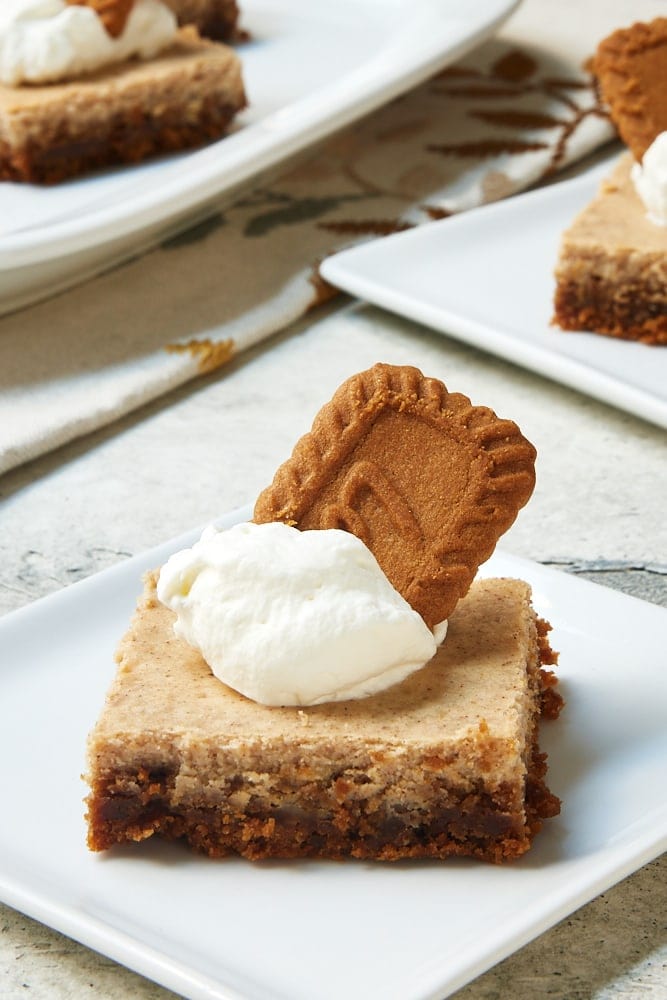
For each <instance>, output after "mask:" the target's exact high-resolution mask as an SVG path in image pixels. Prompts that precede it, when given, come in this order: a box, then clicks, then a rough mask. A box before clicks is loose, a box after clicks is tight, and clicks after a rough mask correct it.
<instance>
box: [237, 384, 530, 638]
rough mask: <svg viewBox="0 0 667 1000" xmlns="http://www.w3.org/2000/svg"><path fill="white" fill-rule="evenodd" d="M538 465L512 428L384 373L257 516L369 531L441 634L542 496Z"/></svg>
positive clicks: (345, 393) (346, 392)
mask: <svg viewBox="0 0 667 1000" xmlns="http://www.w3.org/2000/svg"><path fill="white" fill-rule="evenodd" d="M534 463H535V449H534V448H533V446H532V445H531V444H530V442H528V441H527V440H526V439H525V438H524V437H523V435H522V434H521V432H520V431H519V428H518V427H517V426H516V424H514V423H513V422H512V421H511V420H501V419H500V418H498V417H497V416H496V414H495V413H494V412H493V411H492V410H490V409H488V408H487V407H479V406H473V405H472V404H471V402H470V400H469V399H468V398H467V397H466V396H463V395H461V394H459V393H449V392H448V391H447V389H446V387H445V386H444V385H443V383H442V382H440V381H438V380H437V379H431V378H425V377H424V376H423V375H422V373H421V372H420V371H419V370H418V369H416V368H411V367H407V366H405V367H395V366H391V365H385V364H379V365H375V366H374V367H373V368H371V369H369V370H368V371H366V372H362V373H360V374H359V375H355V376H353V377H352V378H351V379H348V380H347V382H345V383H343V385H342V386H341V387H340V388H339V389H338V391H337V392H336V393H335V395H334V397H333V399H332V400H331V402H330V403H328V404H326V405H325V406H324V407H323V408H322V410H320V412H319V413H318V415H317V416H316V418H315V421H314V423H313V427H312V430H311V431H310V433H308V434H306V435H305V436H304V437H303V438H301V440H300V441H299V442H297V445H296V447H295V448H294V452H293V454H292V457H291V458H290V459H289V460H288V461H287V462H285V463H284V465H282V466H281V467H280V468H279V469H278V471H277V472H276V475H275V477H274V480H273V483H272V484H271V486H269V487H268V488H267V489H266V490H264V491H263V493H261V494H260V496H259V498H258V500H257V504H256V506H255V514H254V517H255V520H256V521H259V522H261V521H286V522H287V523H290V524H293V525H295V526H297V527H299V528H301V529H303V530H307V529H311V528H323V527H330V526H332V525H334V524H335V525H336V526H343V527H346V528H347V529H348V530H352V531H353V532H354V533H355V534H359V535H360V537H361V538H362V539H363V541H364V542H365V543H366V544H367V545H368V547H369V548H370V549H371V551H372V552H373V553H374V555H375V557H376V559H377V560H378V562H379V563H380V565H381V566H382V568H383V570H384V572H385V573H386V574H387V576H388V577H389V579H390V580H391V582H392V583H393V585H394V586H395V587H396V589H397V590H398V591H399V592H400V593H401V594H402V595H403V596H404V597H405V599H406V600H407V601H408V602H409V603H410V604H411V605H412V607H413V608H415V609H416V610H417V611H419V613H420V614H421V615H422V617H423V618H424V620H425V621H426V622H427V624H428V625H430V626H433V625H434V624H435V623H436V622H438V621H442V620H443V619H444V618H447V617H448V616H449V615H450V614H451V612H452V611H453V609H454V606H455V605H456V602H457V601H458V600H459V598H460V597H462V596H463V595H464V594H465V593H466V592H467V590H468V588H469V586H470V584H471V582H472V580H473V578H474V576H475V573H476V572H477V568H478V566H479V565H480V564H481V563H482V562H483V561H484V560H485V559H487V558H488V557H489V555H490V554H491V552H492V551H493V549H494V547H495V544H496V541H497V540H498V538H499V536H500V535H501V534H502V533H503V532H504V531H506V530H507V528H509V526H510V525H511V524H512V522H513V521H514V519H515V517H516V515H517V513H518V511H519V509H520V508H521V507H522V506H523V505H524V504H525V503H526V501H527V500H528V498H529V497H530V495H531V493H532V491H533V488H534V483H535V471H534ZM337 518H338V521H337Z"/></svg>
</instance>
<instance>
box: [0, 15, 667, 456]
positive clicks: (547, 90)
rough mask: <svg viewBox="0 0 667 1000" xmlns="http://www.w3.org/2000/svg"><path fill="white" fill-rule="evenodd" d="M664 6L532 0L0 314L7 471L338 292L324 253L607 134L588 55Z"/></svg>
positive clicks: (216, 364) (511, 183) (217, 363)
mask: <svg viewBox="0 0 667 1000" xmlns="http://www.w3.org/2000/svg"><path fill="white" fill-rule="evenodd" d="M661 7H663V8H664V5H663V4H662V3H661V2H660V0H607V2H605V3H600V2H599V0H587V2H582V0H526V2H525V3H524V4H523V5H522V6H521V7H519V9H518V10H517V12H516V13H515V14H513V16H512V17H511V18H510V20H509V21H508V22H507V23H506V25H505V26H504V27H503V29H502V30H501V32H500V33H499V34H498V35H497V36H496V37H495V38H493V39H491V40H489V41H487V42H486V43H484V44H483V45H482V46H481V47H479V48H478V49H476V50H475V51H474V52H472V53H470V54H469V55H468V56H467V57H466V58H465V59H463V60H462V61H461V62H459V63H457V64H456V65H454V66H452V67H450V68H448V69H445V70H444V71H443V72H441V73H439V74H438V75H436V76H435V77H434V78H433V79H431V80H429V81H428V82H427V83H425V84H423V85H421V86H419V87H418V88H416V89H415V90H413V91H412V92H410V93H408V94H406V95H405V96H403V97H401V98H399V99H397V100H394V101H392V102H391V103H390V104H389V105H388V106H386V107H384V108H382V109H381V110H379V111H377V112H376V113H374V114H372V115H370V116H369V117H367V118H365V119H364V120H363V121H360V122H358V123H357V124H356V125H354V126H352V127H349V128H347V129H346V130H345V131H344V132H342V133H340V134H338V135H337V136H335V137H334V138H333V139H331V140H330V141H329V142H328V143H327V144H326V145H325V146H324V147H323V148H320V149H319V150H318V151H317V152H316V153H315V154H310V155H309V156H305V157H303V158H301V160H300V161H299V162H298V165H296V166H292V167H291V168H290V169H289V170H286V171H285V172H284V173H283V174H282V176H280V177H279V178H278V179H277V180H276V181H275V182H273V183H271V184H270V185H269V186H266V187H257V188H255V189H254V190H252V191H251V192H249V193H248V194H246V195H245V197H242V198H241V199H240V200H239V201H238V202H236V204H234V205H233V206H232V207H231V208H226V209H224V210H220V211H219V212H217V213H215V212H213V214H212V215H211V217H210V218H209V219H208V220H207V221H206V222H205V223H204V224H200V225H198V226H196V227H194V228H192V229H190V230H189V231H186V232H184V233H183V234H181V235H180V236H178V237H176V238H173V239H170V240H169V241H168V242H165V243H163V244H162V245H161V246H159V247H158V248H156V249H155V250H153V251H152V252H150V253H148V254H146V255H145V256H143V257H141V258H139V259H135V260H133V261H131V262H129V263H128V264H126V265H125V266H123V267H120V268H116V269H115V270H113V271H111V272H109V273H107V274H104V275H102V276H100V277H98V278H96V279H94V280H91V281H88V282H87V283H85V284H83V285H81V286H79V287H77V288H74V289H72V290H71V291H68V292H66V293H63V294H61V295H59V296H57V297H54V298H52V299H50V300H48V301H46V302H43V303H41V304H38V305H35V306H32V307H30V308H26V309H23V310H21V311H19V312H17V313H14V314H11V315H8V316H5V317H3V318H1V319H0V473H2V472H5V471H6V470H8V469H10V468H12V467H14V466H16V465H19V464H20V463H22V462H26V461H28V460H30V459H32V458H35V457H36V456H38V455H40V454H43V453H44V452H46V451H48V450H50V449H53V448H56V447H58V446H59V445H62V444H64V443H65V442H67V441H69V440H71V439H73V438H75V437H77V436H79V435H83V434H86V433H88V432H90V431H92V430H94V429H96V428H98V427H100V426H102V425H104V424H107V423H110V422H111V421H113V420H114V419H116V418H118V417H120V416H121V415H123V414H125V413H127V412H129V411H131V410H132V409H134V408H136V407H139V406H140V405H142V404H143V403H146V402H148V401H149V400H151V399H154V398H156V397H158V396H160V395H161V394H164V393H167V392H169V390H171V389H173V388H174V387H176V386H178V385H181V384H183V383H185V382H187V381H188V380H192V379H195V378H196V377H197V376H200V375H202V374H204V373H209V372H212V371H214V370H215V369H217V368H220V367H221V366H223V365H224V364H225V363H227V362H228V361H229V360H230V358H233V357H235V356H236V355H238V354H239V352H241V351H243V350H245V349H246V348H248V347H250V346H252V345H254V344H256V343H258V342H259V341H261V340H262V339H264V338H266V337H268V336H269V335H270V334H272V333H275V332H277V331H278V330H281V329H284V328H285V327H286V326H287V325H288V324H290V323H291V322H292V321H294V320H296V319H297V318H299V317H300V316H302V315H303V314H305V313H306V312H307V311H308V310H310V309H312V308H313V307H314V306H317V305H318V304H320V303H322V302H323V301H325V300H326V299H327V298H329V297H330V296H331V295H333V294H334V290H333V289H331V288H330V287H329V286H327V285H326V284H325V282H324V281H323V280H322V279H321V277H320V276H319V271H318V264H319V262H320V261H321V260H322V258H323V257H325V256H326V255H328V254H331V253H334V252H336V251H337V250H339V249H341V248H343V247H345V246H349V245H350V244H352V243H354V242H357V241H359V240H362V239H371V238H380V237H382V236H384V235H386V234H390V233H393V232H396V231H399V230H402V229H405V228H408V227H410V226H415V225H421V224H427V223H428V222H429V221H430V220H433V219H442V218H445V217H446V216H448V215H450V214H452V213H454V212H459V211H462V210H465V209H468V208H471V207H473V206H477V205H480V204H484V203H487V202H492V201H495V200H497V199H500V198H505V197H508V196H510V195H512V194H515V193H516V192H518V191H520V190H522V189H525V188H527V187H529V186H530V185H534V184H536V183H539V182H542V181H544V180H545V179H547V178H549V177H550V176H551V175H553V174H554V173H555V172H556V171H559V170H561V169H562V168H563V167H565V166H567V165H568V164H571V163H573V162H575V161H577V160H579V159H580V158H581V157H583V156H584V155H585V154H587V153H589V152H590V151H592V150H594V149H596V148H597V147H599V146H600V145H602V144H603V143H605V142H607V141H608V140H610V139H611V138H612V137H613V134H614V133H613V129H612V127H611V125H610V123H609V121H608V118H607V116H606V114H605V111H604V109H603V108H602V106H601V104H600V100H599V97H598V94H597V91H596V88H595V85H594V81H593V79H592V78H591V76H590V75H589V74H588V73H587V71H586V68H585V64H586V60H587V58H588V57H589V56H590V55H591V54H592V53H593V51H594V50H595V47H596V45H597V42H598V41H599V40H600V39H601V38H602V37H604V36H605V35H606V34H608V33H609V31H611V30H613V29H614V28H616V27H621V26H625V25H627V24H630V23H632V22H633V21H635V20H638V19H642V20H650V19H651V18H653V17H655V16H657V15H658V14H659V13H660V8H661ZM663 13H664V9H663Z"/></svg>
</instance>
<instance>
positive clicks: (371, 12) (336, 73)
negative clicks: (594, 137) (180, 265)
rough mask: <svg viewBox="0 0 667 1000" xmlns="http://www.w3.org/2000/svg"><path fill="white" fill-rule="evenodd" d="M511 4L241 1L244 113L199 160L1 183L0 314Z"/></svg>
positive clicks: (167, 229) (402, 81)
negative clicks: (52, 180) (245, 34)
mask: <svg viewBox="0 0 667 1000" xmlns="http://www.w3.org/2000/svg"><path fill="white" fill-rule="evenodd" d="M516 2H517V0H447V2H443V0H336V2H335V3H329V4H324V3H312V2H311V0H245V2H244V3H243V4H242V25H243V27H244V28H245V29H247V30H248V31H249V33H250V39H251V40H250V41H249V42H247V43H244V44H242V45H240V46H239V47H238V51H239V55H240V56H241V59H242V61H243V72H244V79H245V81H246V89H247V93H248V100H249V107H248V109H247V111H245V112H243V114H241V115H240V116H239V118H238V122H237V125H236V127H235V129H234V131H233V134H231V135H230V136H228V137H227V138H225V139H223V140H221V141H220V142H216V143H213V144H212V145H209V146H207V147H206V148H204V149H201V150H198V151H195V152H191V153H185V154H182V155H178V156H172V157H167V158H163V159H160V160H155V161H151V162H149V163H146V164H144V165H142V166H135V167H126V168H121V169H117V170H109V171H105V172H101V173H97V174H95V175H92V176H89V177H84V178H82V179H80V180H73V181H70V182H68V183H65V184H60V185H56V186H54V187H37V186H34V185H24V184H13V183H7V182H5V183H0V312H3V311H4V312H6V311H8V310H10V309H14V308H18V307H19V306H21V305H24V304H26V303H27V302H29V301H31V300H34V299H35V298H38V297H44V296H45V295H47V294H51V293H52V292H54V291H57V290H59V289H62V288H64V287H66V286H67V285H71V284H73V283H74V282H76V281H81V280H82V279H83V278H85V277H86V276H89V275H90V274H93V273H95V272H96V271H99V270H101V269H102V268H104V267H107V266H110V265H111V264H112V263H116V262H118V261H119V260H122V259H123V258H124V257H127V256H128V255H129V254H131V253H134V252H137V250H139V249H142V248H145V247H147V246H150V245H151V244H153V243H154V242H156V241H157V240H159V239H160V238H162V237H164V236H166V235H168V234H169V233H171V232H174V231H175V229H177V228H179V227H182V226H183V224H184V221H185V220H190V219H192V218H194V217H195V216H201V215H203V214H205V211H206V206H207V204H209V205H210V203H211V201H212V199H216V200H219V199H220V198H221V197H222V196H224V195H229V196H231V194H232V192H233V191H234V190H236V189H238V187H239V186H240V185H242V184H247V183H248V182H249V181H250V180H251V179H254V178H257V177H258V176H259V175H260V174H261V173H262V172H265V171H266V170H268V169H269V168H271V167H274V166H275V165H276V164H277V163H279V162H280V161H282V160H283V159H285V158H286V157H288V156H291V155H293V154H294V153H295V152H297V151H298V150H300V149H302V148H304V147H305V146H307V145H309V144H311V143H313V142H315V141H316V140H319V139H322V138H323V137H324V136H326V135H328V134H329V133H330V132H333V131H334V130H335V129H337V128H340V127H341V126H343V125H345V124H347V123H348V122H350V121H352V120H354V119H355V118H358V117H359V116H361V115H363V114H365V113H366V112H368V111H370V110H372V109H373V108H375V107H378V106H379V105H381V104H383V103H385V102H386V101H389V100H390V99H391V98H393V97H395V96H396V95H397V94H399V93H401V92H402V91H404V90H407V89H408V88H409V87H411V86H414V85H415V84H417V83H418V82H420V81H421V80H422V79H425V78H426V77H427V76H428V75H429V74H431V73H433V72H436V71H437V70H438V69H440V68H441V67H443V66H445V65H447V63H449V62H452V61H453V60H455V59H458V58H459V57H460V56H462V55H463V54H464V53H465V52H467V51H468V49H470V48H472V47H473V46H475V45H476V44H478V43H479V42H481V41H482V40H483V39H484V38H485V37H487V35H489V34H491V32H492V31H494V30H495V29H496V28H497V27H498V25H499V24H500V23H501V22H502V21H503V20H504V19H505V18H506V17H507V16H508V15H509V13H510V12H511V10H512V8H513V7H514V6H515V5H516Z"/></svg>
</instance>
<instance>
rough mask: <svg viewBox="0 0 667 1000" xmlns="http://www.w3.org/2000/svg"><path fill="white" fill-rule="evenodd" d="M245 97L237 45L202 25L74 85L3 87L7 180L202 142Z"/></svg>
mask: <svg viewBox="0 0 667 1000" xmlns="http://www.w3.org/2000/svg"><path fill="white" fill-rule="evenodd" d="M245 103H246V102H245V93H244V88H243V82H242V78H241V64H240V61H239V59H238V57H237V56H236V54H235V53H234V51H233V50H232V49H230V48H229V47H227V46H225V45H220V44H217V43H215V42H210V41H208V40H206V39H202V38H200V37H199V35H198V34H197V32H196V30H195V29H194V28H182V29H180V31H179V34H178V36H177V40H176V41H175V42H174V44H173V45H171V46H170V47H169V48H168V49H166V50H165V51H164V52H162V53H161V54H160V55H158V56H156V57H155V58H153V59H147V60H129V61H127V62H124V63H122V64H120V65H116V66H113V67H109V68H106V69H103V70H100V71H99V72H97V73H92V74H90V75H87V76H85V77H80V78H78V79H76V80H71V81H67V82H65V83H52V84H44V85H31V86H21V87H7V86H2V85H0V180H21V181H33V182H37V183H54V182H56V181H61V180H63V179H65V178H67V177H73V176H76V175H78V174H82V173H84V172H86V171H88V170H92V169H94V168H96V167H102V166H108V165H112V164H118V163H133V162H137V161H139V160H143V159H145V158H147V157H148V156H152V155H154V154H156V153H164V152H169V151H173V150H179V149H185V148H189V147H192V146H197V145H201V144H203V143H205V142H209V141H211V140H213V139H218V138H220V137H221V136H222V135H223V134H224V133H225V130H226V129H227V126H228V125H229V123H230V121H231V119H232V118H233V117H234V115H235V114H236V113H237V112H238V111H239V110H240V109H241V108H243V107H244V106H245Z"/></svg>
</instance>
